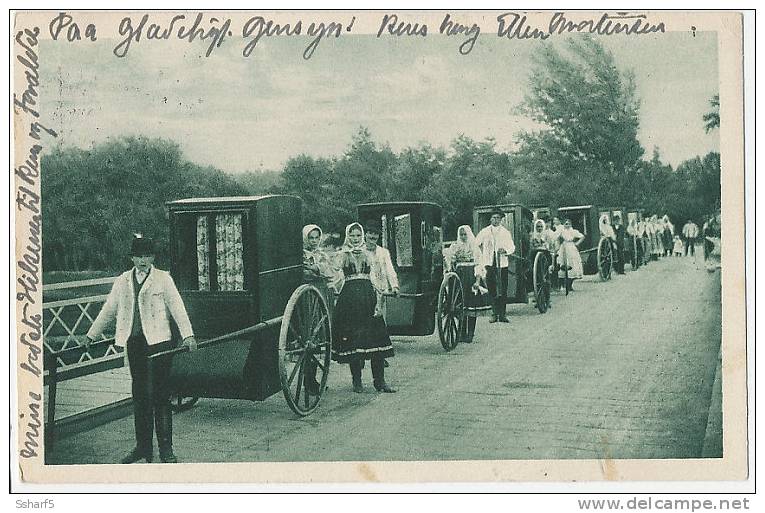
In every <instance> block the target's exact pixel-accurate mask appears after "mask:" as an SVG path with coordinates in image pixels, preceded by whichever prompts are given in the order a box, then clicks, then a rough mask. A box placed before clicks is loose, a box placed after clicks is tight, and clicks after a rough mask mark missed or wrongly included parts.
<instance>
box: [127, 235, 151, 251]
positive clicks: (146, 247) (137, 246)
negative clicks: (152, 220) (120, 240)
mask: <svg viewBox="0 0 765 513" xmlns="http://www.w3.org/2000/svg"><path fill="white" fill-rule="evenodd" d="M153 254H154V241H153V240H151V239H150V238H148V237H144V236H143V235H141V234H140V233H136V234H134V235H133V241H132V242H131V243H130V256H145V255H153Z"/></svg>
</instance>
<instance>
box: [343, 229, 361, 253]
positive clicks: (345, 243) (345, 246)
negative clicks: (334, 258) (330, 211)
mask: <svg viewBox="0 0 765 513" xmlns="http://www.w3.org/2000/svg"><path fill="white" fill-rule="evenodd" d="M353 228H358V229H359V230H361V242H359V244H358V246H352V245H351V243H350V240H349V237H348V234H350V233H351V229H353ZM364 244H365V242H364V227H363V226H361V224H360V223H355V222H354V223H351V224H349V225H348V226H346V227H345V240H344V241H343V251H351V252H356V251H361V250H362V249H363V248H364Z"/></svg>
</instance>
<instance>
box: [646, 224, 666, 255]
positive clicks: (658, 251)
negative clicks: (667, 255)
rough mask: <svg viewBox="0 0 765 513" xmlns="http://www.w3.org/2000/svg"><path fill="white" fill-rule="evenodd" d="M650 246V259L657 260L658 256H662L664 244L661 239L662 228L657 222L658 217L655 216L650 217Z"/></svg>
mask: <svg viewBox="0 0 765 513" xmlns="http://www.w3.org/2000/svg"><path fill="white" fill-rule="evenodd" d="M649 224H650V226H651V233H650V235H651V245H652V246H653V253H652V258H653V259H654V260H658V259H659V257H660V256H664V243H663V241H662V237H663V234H664V226H663V225H662V224H661V223H660V222H659V216H657V215H656V214H654V215H652V216H651V222H650V223H649Z"/></svg>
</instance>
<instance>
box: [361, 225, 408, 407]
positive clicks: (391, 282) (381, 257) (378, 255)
mask: <svg viewBox="0 0 765 513" xmlns="http://www.w3.org/2000/svg"><path fill="white" fill-rule="evenodd" d="M380 236H381V228H380V226H378V225H377V224H375V223H367V224H366V225H365V226H364V242H365V247H364V249H366V251H367V252H368V254H369V255H370V260H371V262H372V269H371V272H370V280H371V281H372V286H373V287H374V289H375V292H376V293H377V307H376V308H375V314H376V315H379V316H380V317H383V318H384V315H385V296H384V294H393V295H395V296H397V295H398V294H399V285H398V276H397V275H396V269H395V268H394V267H393V260H391V258H390V251H388V250H387V248H384V247H382V246H379V245H378V244H377V242H378V241H379V240H380ZM371 364H372V377H373V379H374V383H375V389H377V390H378V391H380V392H386V393H393V392H396V390H395V389H393V388H391V387H390V386H389V385H388V384H387V383H386V382H385V367H387V366H388V362H387V360H383V359H375V358H373V359H372V360H371ZM362 366H363V363H362Z"/></svg>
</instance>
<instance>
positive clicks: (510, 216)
mask: <svg viewBox="0 0 765 513" xmlns="http://www.w3.org/2000/svg"><path fill="white" fill-rule="evenodd" d="M502 225H503V226H504V227H505V228H507V231H509V232H510V233H511V234H512V235H513V236H515V212H507V213H506V214H505V217H504V218H502Z"/></svg>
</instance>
